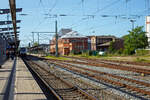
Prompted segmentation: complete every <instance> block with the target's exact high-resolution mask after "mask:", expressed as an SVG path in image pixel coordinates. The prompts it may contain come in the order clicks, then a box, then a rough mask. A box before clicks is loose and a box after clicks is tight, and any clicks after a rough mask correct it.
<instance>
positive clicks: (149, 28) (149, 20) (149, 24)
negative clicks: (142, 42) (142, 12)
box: [146, 16, 150, 48]
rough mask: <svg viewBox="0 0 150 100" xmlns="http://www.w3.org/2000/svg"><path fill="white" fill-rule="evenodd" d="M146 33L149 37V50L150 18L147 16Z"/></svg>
mask: <svg viewBox="0 0 150 100" xmlns="http://www.w3.org/2000/svg"><path fill="white" fill-rule="evenodd" d="M146 32H147V33H146V35H147V37H148V48H150V16H146Z"/></svg>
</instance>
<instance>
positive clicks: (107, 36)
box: [87, 35, 116, 38]
mask: <svg viewBox="0 0 150 100" xmlns="http://www.w3.org/2000/svg"><path fill="white" fill-rule="evenodd" d="M87 37H89V38H91V37H97V38H116V37H115V36H113V35H100V36H87Z"/></svg>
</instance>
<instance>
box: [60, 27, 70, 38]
mask: <svg viewBox="0 0 150 100" xmlns="http://www.w3.org/2000/svg"><path fill="white" fill-rule="evenodd" d="M71 31H72V29H70V28H62V29H61V30H60V31H59V32H58V36H59V37H61V36H63V35H65V34H67V33H69V32H71Z"/></svg>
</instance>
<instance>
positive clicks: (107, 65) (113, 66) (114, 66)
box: [46, 59, 150, 75]
mask: <svg viewBox="0 0 150 100" xmlns="http://www.w3.org/2000/svg"><path fill="white" fill-rule="evenodd" d="M46 60H48V59H46ZM51 60H54V59H51ZM78 60H79V59H78ZM54 61H56V60H54ZM57 61H60V60H57ZM63 61H64V62H68V63H74V64H82V65H88V66H96V67H104V68H110V69H117V70H124V71H130V72H136V73H139V74H144V75H150V70H147V69H142V68H135V67H129V66H123V65H118V64H112V63H104V62H97V61H90V60H84V61H75V60H73V61H71V60H70V61H69V60H67V61H66V60H63Z"/></svg>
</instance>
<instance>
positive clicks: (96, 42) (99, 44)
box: [88, 36, 117, 51]
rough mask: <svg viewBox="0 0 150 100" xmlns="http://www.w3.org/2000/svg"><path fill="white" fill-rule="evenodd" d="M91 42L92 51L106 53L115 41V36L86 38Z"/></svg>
mask: <svg viewBox="0 0 150 100" xmlns="http://www.w3.org/2000/svg"><path fill="white" fill-rule="evenodd" d="M88 37H89V39H90V41H91V50H92V51H107V50H108V48H109V45H110V42H111V41H115V40H116V39H117V38H116V37H115V36H88Z"/></svg>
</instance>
